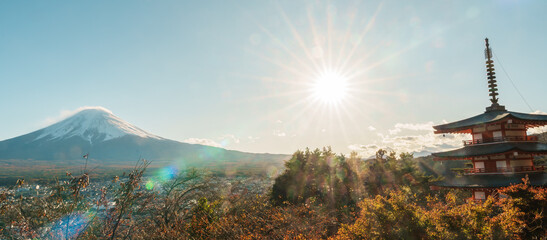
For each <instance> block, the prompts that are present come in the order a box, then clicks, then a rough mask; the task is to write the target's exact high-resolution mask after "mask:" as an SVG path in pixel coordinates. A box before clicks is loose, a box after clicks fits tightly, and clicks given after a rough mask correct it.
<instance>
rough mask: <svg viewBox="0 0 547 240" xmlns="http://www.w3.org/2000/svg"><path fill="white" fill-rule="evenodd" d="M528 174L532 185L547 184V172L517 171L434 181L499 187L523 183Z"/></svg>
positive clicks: (467, 186) (459, 186)
mask: <svg viewBox="0 0 547 240" xmlns="http://www.w3.org/2000/svg"><path fill="white" fill-rule="evenodd" d="M526 174H528V179H529V180H530V185H532V186H547V173H544V172H542V173H516V174H496V175H463V176H457V177H453V178H447V179H445V180H443V181H439V182H436V183H434V185H435V186H439V187H449V188H497V187H507V186H510V185H512V184H519V183H522V182H523V181H522V179H523V178H524V177H525V176H526Z"/></svg>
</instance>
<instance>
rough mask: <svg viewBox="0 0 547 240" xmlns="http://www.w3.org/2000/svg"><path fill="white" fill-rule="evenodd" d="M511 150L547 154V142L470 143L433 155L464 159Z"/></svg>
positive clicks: (442, 157)
mask: <svg viewBox="0 0 547 240" xmlns="http://www.w3.org/2000/svg"><path fill="white" fill-rule="evenodd" d="M509 151H517V152H526V153H541V154H547V144H545V143H538V142H494V143H486V144H476V145H468V146H465V147H463V148H460V149H456V150H452V151H446V152H438V153H433V154H432V155H433V156H434V157H436V158H441V159H463V158H467V157H477V156H486V155H492V154H499V153H505V152H509Z"/></svg>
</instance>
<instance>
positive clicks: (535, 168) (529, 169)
mask: <svg viewBox="0 0 547 240" xmlns="http://www.w3.org/2000/svg"><path fill="white" fill-rule="evenodd" d="M538 171H545V166H518V167H498V168H466V169H464V173H465V174H477V173H515V172H538Z"/></svg>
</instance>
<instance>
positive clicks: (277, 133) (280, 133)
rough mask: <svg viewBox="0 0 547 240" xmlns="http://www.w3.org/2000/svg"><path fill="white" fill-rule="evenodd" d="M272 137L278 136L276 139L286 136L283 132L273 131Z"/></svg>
mask: <svg viewBox="0 0 547 240" xmlns="http://www.w3.org/2000/svg"><path fill="white" fill-rule="evenodd" d="M273 135H274V136H278V137H285V136H287V134H286V133H285V132H282V131H279V130H274V131H273Z"/></svg>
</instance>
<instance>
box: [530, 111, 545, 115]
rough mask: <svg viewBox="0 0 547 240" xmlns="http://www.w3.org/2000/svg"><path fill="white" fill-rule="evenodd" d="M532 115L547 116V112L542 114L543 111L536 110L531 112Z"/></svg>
mask: <svg viewBox="0 0 547 240" xmlns="http://www.w3.org/2000/svg"><path fill="white" fill-rule="evenodd" d="M531 114H542V115H545V114H547V113H546V112H542V111H540V110H536V111H533V112H531Z"/></svg>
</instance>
